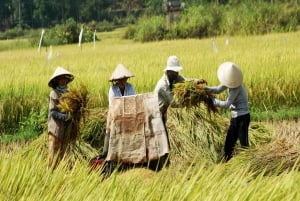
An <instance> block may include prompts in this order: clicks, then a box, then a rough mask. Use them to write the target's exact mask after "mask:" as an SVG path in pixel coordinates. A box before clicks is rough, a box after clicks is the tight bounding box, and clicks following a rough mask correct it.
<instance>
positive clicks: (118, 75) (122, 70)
mask: <svg viewBox="0 0 300 201" xmlns="http://www.w3.org/2000/svg"><path fill="white" fill-rule="evenodd" d="M130 77H134V75H133V74H132V73H131V72H130V71H129V70H128V69H127V68H126V67H125V66H124V65H123V64H118V65H117V67H116V69H115V71H114V72H113V74H112V75H111V77H110V79H109V81H114V80H119V79H123V78H130Z"/></svg>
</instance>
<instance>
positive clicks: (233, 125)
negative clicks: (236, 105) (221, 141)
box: [224, 114, 250, 161]
mask: <svg viewBox="0 0 300 201" xmlns="http://www.w3.org/2000/svg"><path fill="white" fill-rule="evenodd" d="M249 123H250V114H245V115H242V116H239V117H236V118H231V120H230V126H229V128H228V131H227V135H226V140H225V147H224V152H225V160H226V161H229V160H230V159H231V158H232V155H233V151H234V147H235V144H236V142H237V139H239V141H240V144H241V146H242V148H247V147H248V146H249V141H248V130H249Z"/></svg>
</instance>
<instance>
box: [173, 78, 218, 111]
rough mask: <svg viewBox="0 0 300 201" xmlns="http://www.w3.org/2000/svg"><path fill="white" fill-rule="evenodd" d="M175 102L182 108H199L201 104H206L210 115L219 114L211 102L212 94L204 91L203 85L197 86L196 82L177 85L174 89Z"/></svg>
mask: <svg viewBox="0 0 300 201" xmlns="http://www.w3.org/2000/svg"><path fill="white" fill-rule="evenodd" d="M173 95H174V101H175V102H176V103H177V104H178V105H179V106H180V107H186V108H191V107H195V106H196V107H197V106H199V105H200V104H201V103H202V104H204V105H205V106H206V108H207V111H208V112H209V113H211V112H214V113H215V112H217V111H218V110H217V108H216V107H215V106H214V105H213V103H212V101H210V100H211V99H210V97H211V96H212V94H210V93H209V92H207V91H206V90H204V87H203V85H201V84H196V83H195V82H194V81H186V82H182V83H177V84H175V85H174V88H173Z"/></svg>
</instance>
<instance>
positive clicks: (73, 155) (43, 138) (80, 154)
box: [19, 133, 98, 167]
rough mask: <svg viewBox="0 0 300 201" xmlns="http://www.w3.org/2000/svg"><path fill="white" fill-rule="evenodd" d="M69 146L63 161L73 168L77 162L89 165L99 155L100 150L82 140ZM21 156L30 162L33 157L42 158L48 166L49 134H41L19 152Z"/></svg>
mask: <svg viewBox="0 0 300 201" xmlns="http://www.w3.org/2000/svg"><path fill="white" fill-rule="evenodd" d="M67 146H68V147H67V149H66V150H67V151H66V153H65V157H64V159H63V160H65V161H66V162H67V163H68V164H69V166H71V167H72V165H73V164H75V162H81V163H84V164H87V165H88V162H89V160H90V159H91V158H92V157H94V156H95V155H96V154H97V153H98V150H96V149H94V148H92V147H91V145H90V144H88V143H85V142H83V141H80V140H79V141H77V142H75V143H71V144H68V145H67ZM19 154H21V155H22V157H23V158H27V157H28V160H30V158H32V156H33V155H37V156H38V157H42V158H43V159H45V165H46V164H47V158H48V134H47V133H43V134H41V135H40V136H39V137H38V138H37V139H35V140H34V141H32V142H31V143H29V144H28V146H26V147H25V148H24V149H22V150H19Z"/></svg>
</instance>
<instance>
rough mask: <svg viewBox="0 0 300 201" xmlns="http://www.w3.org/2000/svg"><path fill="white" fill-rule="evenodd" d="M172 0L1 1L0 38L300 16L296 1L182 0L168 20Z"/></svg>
mask: <svg viewBox="0 0 300 201" xmlns="http://www.w3.org/2000/svg"><path fill="white" fill-rule="evenodd" d="M171 2H180V1H161V0H153V1H141V0H135V1H100V0H98V1H72V3H70V2H68V1H51V2H50V1H34V0H23V1H16V0H5V1H4V2H3V6H2V7H3V10H2V12H0V19H1V21H0V23H1V26H0V31H1V32H2V33H1V32H0V39H11V38H16V37H23V38H24V37H27V38H28V39H29V40H31V43H32V46H36V45H37V44H38V42H39V38H40V29H42V28H43V29H45V30H46V32H45V40H44V42H43V44H42V45H44V46H49V45H57V44H66V43H67V44H70V43H77V42H78V34H79V32H80V29H81V27H83V28H84V31H85V32H84V36H85V37H84V41H83V42H90V41H92V39H93V38H92V33H93V32H94V31H97V32H102V31H112V30H113V29H115V28H117V27H128V28H127V31H126V33H125V35H124V36H123V37H125V38H127V39H133V40H136V41H141V42H146V41H157V40H164V39H178V38H207V37H216V36H221V35H229V36H233V35H254V34H266V33H271V32H291V31H295V30H297V26H298V25H299V21H300V9H299V8H300V6H299V2H298V1H297V0H286V1H274V0H273V1H268V0H255V1H252V0H245V1H242V2H240V1H234V0H228V1H226V0H223V1H208V0H207V1H205V0H198V1H197V0H193V1H192V0H187V1H184V2H182V3H184V6H183V10H182V12H181V17H179V18H178V19H177V20H171V21H174V22H173V23H171V24H170V23H169V20H168V19H167V18H168V17H167V16H168V12H166V10H164V9H163V8H164V6H163V5H167V4H170V3H171ZM32 29H34V30H35V31H30V30H32ZM36 30H37V31H36Z"/></svg>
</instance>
